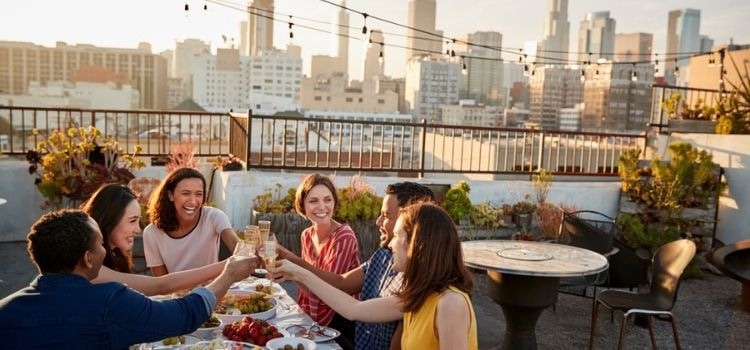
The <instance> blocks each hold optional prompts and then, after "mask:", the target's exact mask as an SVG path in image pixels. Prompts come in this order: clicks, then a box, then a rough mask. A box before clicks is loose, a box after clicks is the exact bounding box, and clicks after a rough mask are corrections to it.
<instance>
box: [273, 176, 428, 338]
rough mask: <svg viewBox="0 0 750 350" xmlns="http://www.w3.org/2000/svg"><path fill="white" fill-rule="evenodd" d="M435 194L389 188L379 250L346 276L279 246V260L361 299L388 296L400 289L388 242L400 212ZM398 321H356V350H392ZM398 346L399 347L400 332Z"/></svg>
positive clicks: (408, 186) (404, 185)
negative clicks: (401, 209)
mask: <svg viewBox="0 0 750 350" xmlns="http://www.w3.org/2000/svg"><path fill="white" fill-rule="evenodd" d="M434 200H435V194H434V193H433V192H432V190H430V189H429V188H427V187H425V186H423V185H420V184H418V183H414V182H400V183H396V184H391V185H388V187H386V189H385V197H383V206H382V207H381V211H380V216H379V217H378V220H377V221H376V224H377V225H378V227H379V228H380V248H379V249H378V250H376V251H375V253H373V254H372V257H370V259H368V260H367V261H365V262H364V263H362V265H360V266H359V267H357V268H356V269H353V270H351V271H349V272H347V273H345V274H343V275H338V274H335V273H333V272H330V271H325V270H322V269H319V268H316V267H314V266H312V265H310V264H308V263H307V262H306V261H304V260H303V259H301V258H300V257H298V256H296V255H294V253H292V252H290V251H289V250H287V249H285V248H283V247H281V246H279V258H280V259H287V260H289V261H291V262H293V263H295V264H297V265H299V266H302V267H304V268H305V269H307V270H310V271H312V272H313V273H315V274H316V275H317V276H318V277H320V278H321V279H322V280H324V281H326V282H327V283H329V284H331V285H332V286H335V287H336V288H338V289H341V290H342V291H345V292H347V293H348V294H356V293H359V299H360V300H368V299H372V298H380V297H387V296H390V295H393V294H394V293H395V292H397V291H398V290H399V289H400V288H401V274H400V273H397V272H396V271H394V270H393V268H392V267H393V253H392V252H391V251H390V249H388V243H390V242H391V239H392V238H393V227H394V226H395V225H396V219H398V211H399V209H400V208H403V207H405V206H407V205H409V204H411V203H414V202H418V201H434ZM398 324H399V322H387V323H365V322H355V332H354V347H355V348H356V349H357V350H382V349H389V348H390V345H391V341H392V340H393V337H394V334H396V329H397V327H398ZM396 336H397V337H399V339H395V344H396V345H398V344H400V341H401V339H400V333H399V334H397V335H396Z"/></svg>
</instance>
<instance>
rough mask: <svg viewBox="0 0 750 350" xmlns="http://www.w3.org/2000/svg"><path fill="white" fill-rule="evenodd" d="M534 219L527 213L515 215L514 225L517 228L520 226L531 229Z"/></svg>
mask: <svg viewBox="0 0 750 350" xmlns="http://www.w3.org/2000/svg"><path fill="white" fill-rule="evenodd" d="M532 219H533V217H532V216H531V214H527V213H517V214H513V223H515V224H516V226H519V227H522V228H525V229H529V228H531V221H532Z"/></svg>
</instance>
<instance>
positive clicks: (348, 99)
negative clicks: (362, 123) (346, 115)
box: [346, 97, 354, 102]
mask: <svg viewBox="0 0 750 350" xmlns="http://www.w3.org/2000/svg"><path fill="white" fill-rule="evenodd" d="M352 101H354V100H353V99H352V98H351V97H347V98H346V102H352Z"/></svg>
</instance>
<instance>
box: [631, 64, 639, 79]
mask: <svg viewBox="0 0 750 350" xmlns="http://www.w3.org/2000/svg"><path fill="white" fill-rule="evenodd" d="M630 80H632V81H633V82H636V81H638V72H636V71H635V63H633V72H632V73H630Z"/></svg>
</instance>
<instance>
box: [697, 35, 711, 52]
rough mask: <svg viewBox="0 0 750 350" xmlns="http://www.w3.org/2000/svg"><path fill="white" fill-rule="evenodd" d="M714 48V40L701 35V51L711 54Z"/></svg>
mask: <svg viewBox="0 0 750 350" xmlns="http://www.w3.org/2000/svg"><path fill="white" fill-rule="evenodd" d="M712 47H714V39H711V37H709V36H708V35H701V44H700V51H701V52H709V51H711V48H712Z"/></svg>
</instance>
